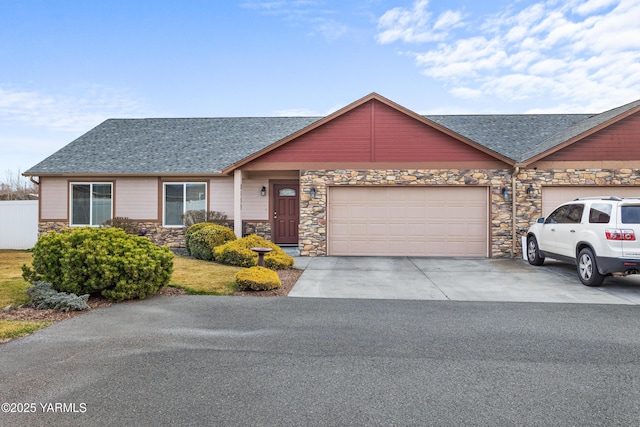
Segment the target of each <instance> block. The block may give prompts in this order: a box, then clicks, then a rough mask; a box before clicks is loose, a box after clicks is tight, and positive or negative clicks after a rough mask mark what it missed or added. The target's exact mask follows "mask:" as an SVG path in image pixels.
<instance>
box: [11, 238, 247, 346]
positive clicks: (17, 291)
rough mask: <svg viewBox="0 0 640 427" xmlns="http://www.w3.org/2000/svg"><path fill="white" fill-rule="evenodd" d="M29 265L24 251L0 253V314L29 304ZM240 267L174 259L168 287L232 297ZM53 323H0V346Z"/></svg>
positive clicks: (193, 292) (179, 257) (27, 254)
mask: <svg viewBox="0 0 640 427" xmlns="http://www.w3.org/2000/svg"><path fill="white" fill-rule="evenodd" d="M23 264H27V265H31V253H30V252H27V251H11V250H0V310H2V309H3V308H5V307H7V306H8V305H13V306H15V307H17V306H19V305H20V304H25V303H27V302H29V297H28V296H27V294H26V293H25V291H26V289H27V287H29V283H28V282H26V281H24V280H23V279H22V265H23ZM240 270H242V268H240V267H230V266H226V265H221V264H216V263H214V262H209V261H201V260H197V259H193V258H188V257H183V256H178V255H176V256H175V257H174V259H173V275H172V276H171V282H170V286H174V287H176V288H182V289H184V290H186V291H187V293H189V294H208V295H232V294H233V293H234V291H235V290H236V285H235V274H236V273H237V272H238V271H240ZM51 323H52V322H30V321H18V320H0V342H5V341H7V340H10V339H13V338H17V337H21V336H24V335H28V334H30V333H32V332H34V331H37V330H38V329H41V328H44V327H46V326H49V325H50V324H51Z"/></svg>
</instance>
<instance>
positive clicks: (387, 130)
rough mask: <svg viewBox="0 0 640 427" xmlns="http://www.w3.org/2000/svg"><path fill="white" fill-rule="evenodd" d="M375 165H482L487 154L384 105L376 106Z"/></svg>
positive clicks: (488, 157) (487, 156) (378, 104)
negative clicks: (441, 162)
mask: <svg viewBox="0 0 640 427" xmlns="http://www.w3.org/2000/svg"><path fill="white" fill-rule="evenodd" d="M375 112H376V114H375V127H374V129H375V148H374V149H375V153H374V157H375V160H376V161H397V162H408V161H415V160H418V161H434V162H440V161H451V160H453V161H483V160H488V159H492V157H491V156H489V155H488V154H486V153H483V152H481V151H478V150H477V149H475V148H473V147H471V146H469V145H467V144H465V143H464V142H461V141H459V140H457V139H455V138H453V137H451V136H449V135H447V134H444V133H442V132H440V131H439V130H437V129H434V128H432V127H430V126H428V125H425V124H424V123H422V122H419V121H417V120H415V119H414V118H412V117H409V116H407V115H405V114H402V113H401V112H399V111H397V110H395V109H393V108H391V107H389V106H387V105H385V104H382V103H377V104H376V105H375Z"/></svg>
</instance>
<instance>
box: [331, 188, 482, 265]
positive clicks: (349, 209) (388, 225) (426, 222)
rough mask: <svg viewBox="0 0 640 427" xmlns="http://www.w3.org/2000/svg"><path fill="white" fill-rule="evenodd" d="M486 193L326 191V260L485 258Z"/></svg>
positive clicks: (465, 190)
mask: <svg viewBox="0 0 640 427" xmlns="http://www.w3.org/2000/svg"><path fill="white" fill-rule="evenodd" d="M487 191H488V190H487V188H486V187H330V188H329V199H328V200H329V205H328V230H327V232H328V237H327V238H328V242H327V244H328V253H329V255H365V256H367V255H368V256H408V255H411V256H481V257H485V256H488V249H487V248H488V243H487V239H488V234H489V232H488V227H489V221H488V205H487V203H488V202H487V201H488V196H487Z"/></svg>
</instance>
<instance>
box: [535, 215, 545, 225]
mask: <svg viewBox="0 0 640 427" xmlns="http://www.w3.org/2000/svg"><path fill="white" fill-rule="evenodd" d="M536 222H537V223H538V224H544V217H540V218H538V220H537V221H536Z"/></svg>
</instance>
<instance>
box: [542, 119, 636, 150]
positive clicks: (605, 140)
mask: <svg viewBox="0 0 640 427" xmlns="http://www.w3.org/2000/svg"><path fill="white" fill-rule="evenodd" d="M544 160H545V161H546V160H548V161H583V160H584V161H588V160H640V113H636V114H633V115H631V116H629V117H627V118H625V119H623V120H621V121H619V122H617V123H614V124H612V125H610V126H608V127H606V128H605V129H602V130H601V131H599V132H596V133H594V134H593V135H589V136H588V137H586V138H584V139H582V140H580V141H577V142H575V143H573V144H571V145H570V146H568V147H566V148H563V149H562V150H558V151H557V152H555V153H553V154H550V155H548V156H547V157H545V158H544Z"/></svg>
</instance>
